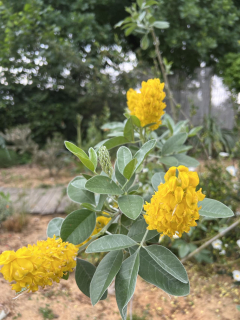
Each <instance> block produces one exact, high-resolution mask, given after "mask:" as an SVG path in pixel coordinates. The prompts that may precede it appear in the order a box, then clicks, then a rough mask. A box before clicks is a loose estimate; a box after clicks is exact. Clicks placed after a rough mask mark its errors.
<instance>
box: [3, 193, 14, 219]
mask: <svg viewBox="0 0 240 320" xmlns="http://www.w3.org/2000/svg"><path fill="white" fill-rule="evenodd" d="M12 214H13V207H12V203H11V201H10V195H9V194H8V195H5V194H4V193H3V192H0V223H1V222H3V221H4V220H6V219H7V218H9V217H10V216H11V215H12Z"/></svg>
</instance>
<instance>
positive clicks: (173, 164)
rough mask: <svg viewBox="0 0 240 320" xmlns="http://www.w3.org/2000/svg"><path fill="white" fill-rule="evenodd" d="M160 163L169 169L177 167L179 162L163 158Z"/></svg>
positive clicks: (170, 158)
mask: <svg viewBox="0 0 240 320" xmlns="http://www.w3.org/2000/svg"><path fill="white" fill-rule="evenodd" d="M159 161H160V162H161V163H163V164H165V165H166V166H168V167H177V165H178V161H177V159H176V158H174V157H170V156H169V157H162V158H160V159H159Z"/></svg>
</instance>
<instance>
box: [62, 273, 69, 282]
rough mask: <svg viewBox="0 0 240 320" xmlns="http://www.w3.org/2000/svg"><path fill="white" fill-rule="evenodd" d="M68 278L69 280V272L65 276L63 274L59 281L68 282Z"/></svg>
mask: <svg viewBox="0 0 240 320" xmlns="http://www.w3.org/2000/svg"><path fill="white" fill-rule="evenodd" d="M68 278H69V271H67V272H66V273H65V274H63V276H62V278H61V279H64V280H68Z"/></svg>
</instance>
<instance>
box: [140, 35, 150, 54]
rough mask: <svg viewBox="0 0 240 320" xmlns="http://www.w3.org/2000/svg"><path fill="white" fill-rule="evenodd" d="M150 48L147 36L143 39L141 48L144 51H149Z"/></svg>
mask: <svg viewBox="0 0 240 320" xmlns="http://www.w3.org/2000/svg"><path fill="white" fill-rule="evenodd" d="M148 47H149V39H148V35H147V34H145V35H144V36H143V37H142V39H141V48H142V49H143V50H147V48H148Z"/></svg>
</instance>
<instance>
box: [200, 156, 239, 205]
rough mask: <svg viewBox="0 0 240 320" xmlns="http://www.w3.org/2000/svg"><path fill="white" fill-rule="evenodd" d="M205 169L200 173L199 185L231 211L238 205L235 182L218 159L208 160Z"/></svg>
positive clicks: (209, 195) (210, 196)
mask: <svg viewBox="0 0 240 320" xmlns="http://www.w3.org/2000/svg"><path fill="white" fill-rule="evenodd" d="M205 168H206V171H205V172H204V173H203V174H201V175H200V187H201V188H203V190H204V192H205V194H207V196H208V197H209V198H212V199H215V200H218V201H221V202H223V203H224V204H225V205H227V206H229V207H230V208H231V209H232V210H233V211H236V209H237V207H238V205H239V198H238V196H237V190H236V188H234V184H236V182H235V181H234V180H233V178H232V176H231V175H230V174H229V173H228V172H227V170H226V167H225V166H224V165H223V164H222V163H221V162H220V161H214V162H209V163H207V164H206V165H205Z"/></svg>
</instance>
